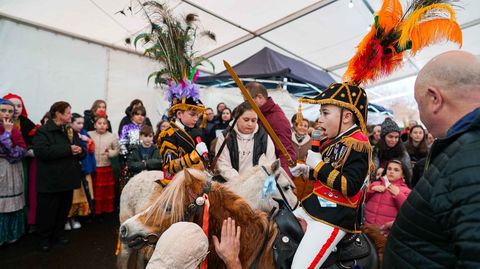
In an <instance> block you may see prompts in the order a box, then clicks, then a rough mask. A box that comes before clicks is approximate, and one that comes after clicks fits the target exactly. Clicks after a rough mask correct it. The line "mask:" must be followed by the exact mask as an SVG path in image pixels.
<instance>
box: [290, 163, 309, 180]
mask: <svg viewBox="0 0 480 269" xmlns="http://www.w3.org/2000/svg"><path fill="white" fill-rule="evenodd" d="M289 169H290V173H292V175H293V176H294V177H298V176H300V175H302V174H303V175H307V176H308V172H309V170H310V167H309V166H308V165H306V164H302V163H297V165H295V167H289Z"/></svg>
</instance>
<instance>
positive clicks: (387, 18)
mask: <svg viewBox="0 0 480 269" xmlns="http://www.w3.org/2000/svg"><path fill="white" fill-rule="evenodd" d="M377 16H378V25H380V26H381V27H383V28H384V29H385V32H389V31H390V30H392V29H393V28H395V27H396V26H397V25H398V23H399V22H400V21H401V20H402V16H403V8H402V4H400V1H399V0H385V1H383V3H382V7H381V8H380V10H379V11H378V12H377Z"/></svg>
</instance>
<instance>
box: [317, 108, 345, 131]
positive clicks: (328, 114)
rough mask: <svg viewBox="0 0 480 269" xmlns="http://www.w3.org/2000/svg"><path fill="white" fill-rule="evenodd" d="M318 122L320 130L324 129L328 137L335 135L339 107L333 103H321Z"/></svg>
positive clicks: (338, 121) (338, 122)
mask: <svg viewBox="0 0 480 269" xmlns="http://www.w3.org/2000/svg"><path fill="white" fill-rule="evenodd" d="M318 123H319V127H320V130H322V131H324V133H325V135H326V136H327V137H328V138H334V137H336V136H337V135H338V126H339V124H340V108H339V107H337V106H334V105H322V107H321V109H320V117H319V118H318Z"/></svg>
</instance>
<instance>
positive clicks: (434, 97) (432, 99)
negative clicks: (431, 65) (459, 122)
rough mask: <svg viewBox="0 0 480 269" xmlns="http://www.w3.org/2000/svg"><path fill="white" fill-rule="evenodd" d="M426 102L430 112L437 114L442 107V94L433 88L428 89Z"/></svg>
mask: <svg viewBox="0 0 480 269" xmlns="http://www.w3.org/2000/svg"><path fill="white" fill-rule="evenodd" d="M426 97H427V101H428V102H429V103H430V104H431V105H432V112H433V113H434V114H437V113H438V112H439V111H440V110H441V109H442V106H443V105H444V103H443V96H442V93H441V92H440V91H439V90H438V89H437V88H434V87H428V88H427V93H426Z"/></svg>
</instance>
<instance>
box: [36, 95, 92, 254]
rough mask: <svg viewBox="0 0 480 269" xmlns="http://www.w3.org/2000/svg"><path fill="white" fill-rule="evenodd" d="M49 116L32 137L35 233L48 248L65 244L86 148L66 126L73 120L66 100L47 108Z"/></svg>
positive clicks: (41, 243)
mask: <svg viewBox="0 0 480 269" xmlns="http://www.w3.org/2000/svg"><path fill="white" fill-rule="evenodd" d="M50 115H51V117H52V118H51V119H50V120H48V121H47V122H46V123H45V125H43V126H42V127H40V128H39V129H38V130H37V132H36V134H35V137H34V138H33V150H34V152H35V157H36V158H37V169H38V172H37V232H38V234H39V236H40V248H41V250H42V251H49V250H50V244H51V243H57V242H58V243H61V244H67V243H68V242H69V240H68V239H67V238H66V237H64V236H63V234H62V231H63V229H64V225H65V222H66V221H67V215H68V211H69V210H70V207H71V206H72V195H73V190H74V189H77V188H79V187H80V182H81V177H82V176H83V175H82V170H81V167H80V161H81V160H82V159H83V158H84V157H85V152H86V149H84V148H82V141H81V140H80V138H79V137H78V135H75V133H74V131H73V129H72V128H70V127H69V126H68V124H69V123H70V122H71V119H72V113H71V107H70V104H68V103H67V102H63V101H60V102H56V103H54V104H53V105H52V106H51V107H50Z"/></svg>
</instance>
